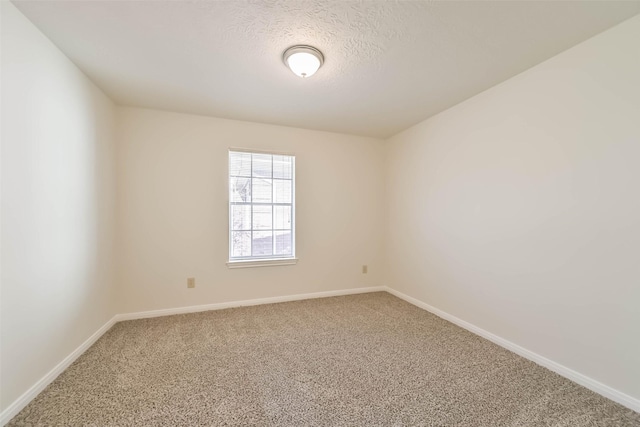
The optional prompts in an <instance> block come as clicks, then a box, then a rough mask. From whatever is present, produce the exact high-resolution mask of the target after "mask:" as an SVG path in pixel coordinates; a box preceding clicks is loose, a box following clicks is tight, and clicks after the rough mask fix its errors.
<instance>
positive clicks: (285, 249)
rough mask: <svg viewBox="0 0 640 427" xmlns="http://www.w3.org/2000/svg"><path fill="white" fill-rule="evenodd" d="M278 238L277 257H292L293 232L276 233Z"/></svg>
mask: <svg viewBox="0 0 640 427" xmlns="http://www.w3.org/2000/svg"><path fill="white" fill-rule="evenodd" d="M274 234H275V238H276V253H275V255H291V252H292V251H291V232H290V231H274Z"/></svg>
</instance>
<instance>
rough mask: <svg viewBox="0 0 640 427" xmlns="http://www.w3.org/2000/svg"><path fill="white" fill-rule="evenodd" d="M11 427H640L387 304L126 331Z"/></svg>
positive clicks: (304, 306) (573, 389) (329, 304)
mask: <svg viewBox="0 0 640 427" xmlns="http://www.w3.org/2000/svg"><path fill="white" fill-rule="evenodd" d="M9 425H12V426H22V425H43V426H44V425H64V426H80V425H90V426H189V425H202V426H222V425H260V426H483V427H484V426H572V427H573V426H640V414H638V413H636V412H633V411H630V410H628V409H626V408H624V407H622V406H620V405H618V404H616V403H614V402H612V401H610V400H607V399H605V398H603V397H601V396H599V395H597V394H595V393H593V392H591V391H589V390H587V389H585V388H583V387H581V386H579V385H577V384H574V383H572V382H570V381H568V380H566V379H564V378H562V377H560V376H558V375H556V374H554V373H552V372H550V371H548V370H546V369H545V368H542V367H540V366H538V365H536V364H534V363H532V362H529V361H527V360H525V359H523V358H521V357H519V356H517V355H515V354H513V353H510V352H509V351H507V350H504V349H502V348H501V347H498V346H496V345H494V344H492V343H491V342H489V341H486V340H484V339H482V338H479V337H477V336H475V335H473V334H471V333H469V332H467V331H465V330H463V329H460V328H458V327H457V326H455V325H453V324H451V323H448V322H446V321H444V320H441V319H439V318H438V317H436V316H434V315H431V314H429V313H427V312H425V311H423V310H421V309H419V308H416V307H414V306H412V305H410V304H407V303H405V302H404V301H402V300H400V299H398V298H395V297H393V296H391V295H389V294H387V293H373V294H363V295H355V296H346V297H336V298H325V299H317V300H307V301H300V302H291V303H283V304H271V305H263V306H256V307H245V308H237V309H229V310H221V311H210V312H204V313H195V314H186V315H178V316H169V317H162V318H155V319H145V320H135V321H129V322H121V323H118V324H116V325H115V326H114V327H113V328H112V329H111V330H110V331H109V332H108V333H106V334H105V335H104V336H103V337H102V338H101V339H100V340H99V341H98V342H97V343H96V344H95V345H93V346H92V347H91V348H90V349H89V350H88V351H87V352H86V353H85V354H84V355H83V356H81V357H80V358H79V359H78V360H77V361H76V362H75V363H74V364H73V365H72V366H70V367H69V369H67V370H66V371H65V372H64V373H63V374H62V375H60V377H59V378H58V379H57V380H56V381H54V382H53V383H52V384H51V385H50V386H49V387H48V388H47V389H46V390H45V391H44V392H42V393H41V394H40V395H39V396H38V397H37V398H36V399H35V400H34V401H33V402H32V403H31V404H29V406H27V407H26V408H25V409H24V410H23V411H22V412H20V414H18V415H17V416H16V417H15V418H14V419H13V420H12V421H11V423H10V424H9Z"/></svg>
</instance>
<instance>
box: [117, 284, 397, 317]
mask: <svg viewBox="0 0 640 427" xmlns="http://www.w3.org/2000/svg"><path fill="white" fill-rule="evenodd" d="M386 291H387V287H386V286H373V287H369V288H354V289H342V290H338V291H326V292H314V293H309V294H297V295H284V296H280V297H268V298H257V299H250V300H244V301H229V302H220V303H215V304H204V305H192V306H189V307H178V308H167V309H163V310H151V311H140V312H137V313H125V314H118V315H117V316H116V319H117V321H118V322H120V321H123V320H134V319H145V318H149V317H161V316H171V315H173V314H186V313H197V312H200V311H210V310H223V309H225V308H235V307H247V306H251V305H262V304H274V303H278V302H288V301H301V300H305V299H314V298H327V297H338V296H342V295H355V294H366V293H369V292H386Z"/></svg>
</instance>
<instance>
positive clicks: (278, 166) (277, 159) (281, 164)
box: [273, 156, 292, 179]
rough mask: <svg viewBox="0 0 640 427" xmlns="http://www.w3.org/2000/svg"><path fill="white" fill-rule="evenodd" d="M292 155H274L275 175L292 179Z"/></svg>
mask: <svg viewBox="0 0 640 427" xmlns="http://www.w3.org/2000/svg"><path fill="white" fill-rule="evenodd" d="M291 169H292V168H291V157H290V156H273V177H274V178H285V179H291Z"/></svg>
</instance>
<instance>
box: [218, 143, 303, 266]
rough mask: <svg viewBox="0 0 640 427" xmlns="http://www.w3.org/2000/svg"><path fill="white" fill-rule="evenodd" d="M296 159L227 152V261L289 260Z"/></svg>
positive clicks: (292, 235)
mask: <svg viewBox="0 0 640 427" xmlns="http://www.w3.org/2000/svg"><path fill="white" fill-rule="evenodd" d="M294 176H295V157H293V156H286V155H280V154H266V153H251V152H243V151H229V260H230V261H241V260H263V259H282V258H293V257H294V256H295V255H294V254H295V239H294V230H295V229H294V214H295V212H294V207H295V205H294V188H295V187H294Z"/></svg>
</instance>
